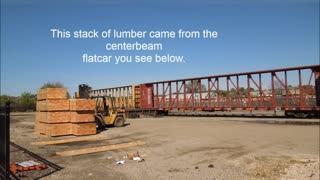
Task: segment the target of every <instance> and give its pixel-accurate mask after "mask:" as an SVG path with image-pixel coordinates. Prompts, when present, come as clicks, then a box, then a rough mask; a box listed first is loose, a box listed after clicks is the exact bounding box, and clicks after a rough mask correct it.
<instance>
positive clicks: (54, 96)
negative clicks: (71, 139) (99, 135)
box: [35, 88, 96, 136]
mask: <svg viewBox="0 0 320 180" xmlns="http://www.w3.org/2000/svg"><path fill="white" fill-rule="evenodd" d="M94 109H95V100H92V99H67V90H66V89H65V88H47V89H40V90H39V91H38V93H37V112H36V119H35V132H36V133H40V134H45V135H48V136H62V135H90V134H96V125H95V122H94Z"/></svg>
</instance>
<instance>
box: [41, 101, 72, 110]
mask: <svg viewBox="0 0 320 180" xmlns="http://www.w3.org/2000/svg"><path fill="white" fill-rule="evenodd" d="M69 106H70V103H69V100H43V101H37V111H68V110H69V108H70V107H69Z"/></svg>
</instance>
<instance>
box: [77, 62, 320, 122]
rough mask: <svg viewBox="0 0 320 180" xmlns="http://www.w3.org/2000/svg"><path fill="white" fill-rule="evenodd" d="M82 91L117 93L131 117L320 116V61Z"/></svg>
mask: <svg viewBox="0 0 320 180" xmlns="http://www.w3.org/2000/svg"><path fill="white" fill-rule="evenodd" d="M79 95H80V96H81V97H90V96H111V97H113V98H114V102H115V106H116V107H117V108H124V109H126V112H127V114H128V116H129V117H134V116H141V115H158V114H162V115H166V114H168V112H170V111H184V112H185V111H211V112H213V111H233V110H237V111H250V112H252V111H255V110H260V111H275V110H283V111H284V112H285V116H287V117H298V118H306V117H319V114H320V65H310V66H300V67H290V68H282V69H271V70H262V71H252V72H243V73H234V74H224V75H214V76H206V77H195V78H186V79H176V80H167V81H158V82H150V83H143V84H139V85H128V86H120V87H112V88H104V89H96V90H92V89H91V87H89V86H88V85H85V84H82V85H79Z"/></svg>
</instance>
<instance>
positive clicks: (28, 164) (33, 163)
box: [18, 160, 40, 167]
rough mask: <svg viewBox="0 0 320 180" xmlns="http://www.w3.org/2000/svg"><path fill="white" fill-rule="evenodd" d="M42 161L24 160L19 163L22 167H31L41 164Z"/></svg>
mask: <svg viewBox="0 0 320 180" xmlns="http://www.w3.org/2000/svg"><path fill="white" fill-rule="evenodd" d="M39 164H40V163H37V162H34V161H31V160H30V161H24V162H21V163H18V165H19V166H22V167H31V166H36V165H39Z"/></svg>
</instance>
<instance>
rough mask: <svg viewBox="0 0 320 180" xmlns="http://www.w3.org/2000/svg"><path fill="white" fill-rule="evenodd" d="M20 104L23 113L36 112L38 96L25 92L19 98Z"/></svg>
mask: <svg viewBox="0 0 320 180" xmlns="http://www.w3.org/2000/svg"><path fill="white" fill-rule="evenodd" d="M18 102H19V103H18V104H19V106H20V108H21V109H20V110H22V111H29V110H32V111H34V110H35V109H36V95H34V94H31V93H30V92H23V93H22V94H21V96H20V97H19V100H18Z"/></svg>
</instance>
